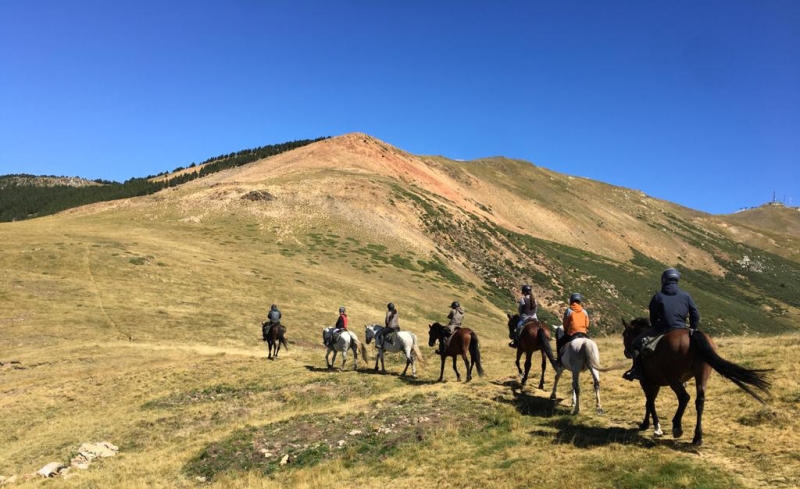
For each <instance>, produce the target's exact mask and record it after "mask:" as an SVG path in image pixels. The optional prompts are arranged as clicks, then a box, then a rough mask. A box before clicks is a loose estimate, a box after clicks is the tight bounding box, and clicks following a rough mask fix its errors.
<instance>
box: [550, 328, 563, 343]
mask: <svg viewBox="0 0 800 489" xmlns="http://www.w3.org/2000/svg"><path fill="white" fill-rule="evenodd" d="M550 327H551V328H552V329H553V333H555V334H556V339H557V340H559V339H561V337H562V336H564V326H562V325H560V324H551V325H550Z"/></svg>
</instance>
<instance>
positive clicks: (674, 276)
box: [661, 268, 681, 284]
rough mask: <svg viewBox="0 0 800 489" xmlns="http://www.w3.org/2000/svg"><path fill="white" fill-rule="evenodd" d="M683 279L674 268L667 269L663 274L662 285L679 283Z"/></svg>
mask: <svg viewBox="0 0 800 489" xmlns="http://www.w3.org/2000/svg"><path fill="white" fill-rule="evenodd" d="M680 279H681V272H679V271H677V270H676V269H674V268H667V269H666V270H664V273H662V274H661V283H662V284H666V283H669V282H673V283H676V284H677V283H678V280H680Z"/></svg>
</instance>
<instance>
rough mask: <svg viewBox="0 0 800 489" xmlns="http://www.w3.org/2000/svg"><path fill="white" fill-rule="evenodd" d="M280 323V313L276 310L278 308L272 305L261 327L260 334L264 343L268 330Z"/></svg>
mask: <svg viewBox="0 0 800 489" xmlns="http://www.w3.org/2000/svg"><path fill="white" fill-rule="evenodd" d="M280 323H281V311H279V310H278V306H276V305H275V304H272V306H271V307H270V308H269V312H268V313H267V322H266V323H264V324H263V325H262V326H261V334H262V336H263V337H264V341H267V335H268V334H269V330H270V329H272V327H273V326H276V325H278V324H280Z"/></svg>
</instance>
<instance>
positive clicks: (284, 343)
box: [278, 326, 289, 351]
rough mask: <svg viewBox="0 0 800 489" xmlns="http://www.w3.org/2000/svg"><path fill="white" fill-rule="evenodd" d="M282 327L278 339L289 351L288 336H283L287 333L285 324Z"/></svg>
mask: <svg viewBox="0 0 800 489" xmlns="http://www.w3.org/2000/svg"><path fill="white" fill-rule="evenodd" d="M280 328H281V329H279V330H278V341H280V342H281V345H283V347H284V348H286V350H287V351H288V350H289V345H287V344H286V338H284V336H283V335H284V334H285V333H286V328H284V327H283V326H281V327H280Z"/></svg>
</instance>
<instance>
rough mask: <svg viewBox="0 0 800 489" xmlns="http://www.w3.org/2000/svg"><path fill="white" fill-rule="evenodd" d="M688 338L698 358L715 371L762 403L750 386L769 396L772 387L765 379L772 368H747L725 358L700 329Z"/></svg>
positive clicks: (762, 400) (758, 395)
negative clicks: (695, 349) (715, 349)
mask: <svg viewBox="0 0 800 489" xmlns="http://www.w3.org/2000/svg"><path fill="white" fill-rule="evenodd" d="M690 338H691V342H692V343H693V344H694V346H695V348H697V352H698V354H699V356H700V359H701V360H703V361H704V362H706V363H707V364H709V365H711V368H713V369H714V370H716V371H717V373H719V374H720V375H722V376H723V377H725V378H726V379H728V380H730V381H731V382H733V383H734V384H736V385H737V386H739V388H740V389H742V390H743V391H745V392H747V393H748V394H750V395H751V396H753V397H754V398H755V399H756V400H758V402H760V403H762V404H763V403H764V402H765V401H764V399H763V398H762V397H761V395H760V394H759V393H758V392H756V391H755V390H753V389H752V388H751V387H750V386H753V387H755V388H756V389H758V390H760V391H761V392H763V393H764V394H766V395H767V396H769V397H771V394H770V392H769V389H770V387H772V382H770V381H769V379H767V372H771V371H772V369H749V368H744V367H742V366H740V365H736V364H735V363H733V362H729V361H728V360H725V359H724V358H722V357H721V356H719V354H717V352H716V351H714V347H713V346H712V345H711V342H710V341H709V339H708V337H707V336H706V335H705V333H702V332H700V331H695V332H694V333H693V334H692V335H691V336H690Z"/></svg>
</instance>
